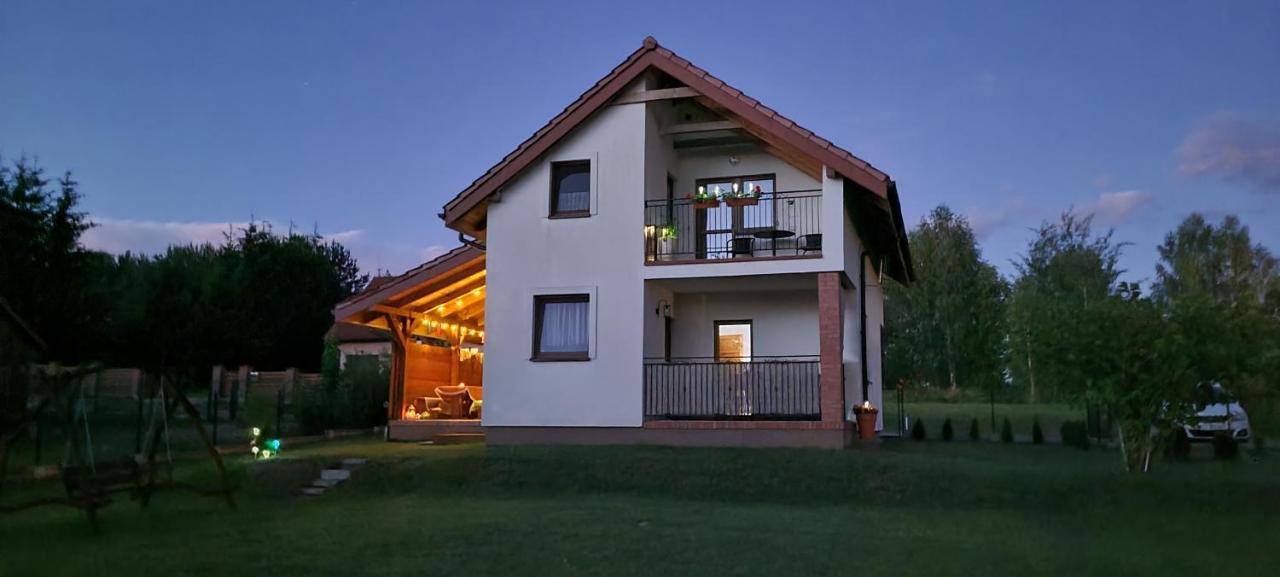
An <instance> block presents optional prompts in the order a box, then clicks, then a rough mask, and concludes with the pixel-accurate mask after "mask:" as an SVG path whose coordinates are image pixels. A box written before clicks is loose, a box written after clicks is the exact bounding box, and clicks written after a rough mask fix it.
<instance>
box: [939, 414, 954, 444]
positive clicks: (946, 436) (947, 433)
mask: <svg viewBox="0 0 1280 577" xmlns="http://www.w3.org/2000/svg"><path fill="white" fill-rule="evenodd" d="M955 436H956V433H955V431H954V430H952V428H951V417H947V418H946V420H944V421H942V440H944V441H950V440H951V439H954V438H955Z"/></svg>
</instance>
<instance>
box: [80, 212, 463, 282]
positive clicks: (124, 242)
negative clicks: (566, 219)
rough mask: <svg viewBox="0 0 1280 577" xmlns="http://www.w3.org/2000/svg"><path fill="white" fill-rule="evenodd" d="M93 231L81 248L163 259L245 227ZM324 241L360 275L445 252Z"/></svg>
mask: <svg viewBox="0 0 1280 577" xmlns="http://www.w3.org/2000/svg"><path fill="white" fill-rule="evenodd" d="M89 220H90V221H91V222H93V224H94V227H93V228H91V229H89V230H87V231H85V233H84V235H83V236H81V238H80V240H81V242H82V243H83V244H84V246H85V248H88V249H91V250H99V251H103V252H109V253H111V254H124V253H126V252H132V253H135V254H162V253H164V252H165V250H167V249H168V248H169V247H170V246H174V245H178V246H185V245H189V244H196V245H199V244H206V243H208V244H215V245H217V244H222V243H223V242H224V241H225V240H226V236H227V235H229V234H230V235H234V234H236V232H237V231H238V230H240V229H242V228H244V227H246V226H248V225H249V223H248V222H247V221H240V222H235V221H227V222H213V221H209V222H199V221H197V222H176V221H154V220H128V219H116V218H109V217H97V216H91V217H90V218H89ZM267 222H269V223H270V224H271V226H272V228H273V229H274V230H277V231H285V230H288V225H287V224H285V225H281V224H280V223H271V222H270V221H267ZM321 236H322V237H323V238H324V239H325V240H334V241H338V242H339V243H341V244H342V245H343V246H345V247H347V249H348V250H350V251H351V255H352V256H354V257H355V258H356V260H357V261H358V262H359V263H360V268H361V269H362V270H364V271H365V272H370V273H372V272H375V271H378V270H383V271H389V272H392V273H396V274H399V273H401V272H403V271H405V270H408V269H409V268H412V267H414V266H417V265H419V264H421V263H423V262H426V261H427V260H430V259H432V258H435V256H438V255H440V254H443V253H444V252H445V251H447V250H448V248H447V247H444V246H439V245H432V246H429V247H426V248H425V249H424V248H420V247H414V246H398V245H390V244H383V243H378V242H371V241H370V240H369V239H368V238H367V236H368V235H366V234H365V231H363V230H361V229H351V230H342V231H338V232H333V233H321Z"/></svg>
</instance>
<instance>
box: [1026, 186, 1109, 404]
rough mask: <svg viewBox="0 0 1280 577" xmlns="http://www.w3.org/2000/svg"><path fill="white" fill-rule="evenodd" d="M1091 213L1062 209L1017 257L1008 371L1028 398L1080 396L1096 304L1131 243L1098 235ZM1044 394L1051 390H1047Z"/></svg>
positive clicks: (1093, 341) (1092, 344)
mask: <svg viewBox="0 0 1280 577" xmlns="http://www.w3.org/2000/svg"><path fill="white" fill-rule="evenodd" d="M1092 224H1093V217H1092V216H1084V217H1081V216H1078V215H1076V214H1074V213H1072V212H1070V211H1068V212H1066V213H1063V214H1062V216H1061V218H1060V219H1059V221H1058V222H1056V223H1049V222H1045V223H1042V224H1041V225H1040V228H1039V229H1037V230H1036V236H1035V238H1034V239H1032V241H1031V243H1030V244H1029V245H1028V247H1027V252H1026V253H1025V254H1023V255H1022V257H1021V259H1020V260H1019V261H1018V262H1017V263H1015V265H1016V267H1017V270H1018V278H1017V279H1016V280H1015V281H1014V282H1013V292H1012V295H1011V297H1010V300H1009V307H1008V317H1007V322H1008V331H1009V332H1008V339H1009V340H1008V345H1009V349H1008V352H1009V359H1008V360H1009V364H1008V366H1009V372H1010V375H1011V376H1012V377H1013V380H1014V384H1015V386H1018V387H1019V388H1022V389H1025V390H1026V391H1027V394H1028V398H1029V399H1030V400H1032V401H1036V400H1038V399H1039V398H1040V397H1041V396H1042V395H1043V396H1049V397H1053V398H1056V399H1060V400H1068V401H1071V400H1077V401H1078V400H1081V399H1083V394H1084V392H1085V388H1086V386H1087V384H1088V379H1089V375H1090V370H1089V369H1090V366H1089V365H1090V363H1092V362H1093V355H1094V353H1095V349H1096V348H1097V346H1098V343H1099V342H1100V341H1099V340H1098V336H1099V335H1098V333H1099V332H1102V331H1104V330H1105V328H1104V327H1099V326H1097V325H1094V324H1092V323H1091V322H1090V321H1089V320H1088V319H1089V315H1088V312H1089V310H1090V309H1091V308H1092V307H1094V306H1096V305H1098V304H1100V303H1102V302H1103V301H1105V299H1106V298H1108V297H1109V296H1111V295H1112V294H1113V293H1114V291H1115V289H1116V286H1117V284H1116V283H1117V279H1118V278H1119V276H1120V272H1121V271H1120V270H1119V268H1118V262H1119V259H1120V254H1121V251H1122V249H1123V247H1124V246H1125V245H1124V244H1121V243H1116V242H1114V241H1113V240H1112V238H1111V237H1112V232H1111V231H1108V232H1107V233H1106V234H1102V235H1095V234H1094V233H1093V230H1092ZM1045 393H1048V394H1047V395H1045Z"/></svg>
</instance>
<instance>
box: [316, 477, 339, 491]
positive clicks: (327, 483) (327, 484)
mask: <svg viewBox="0 0 1280 577" xmlns="http://www.w3.org/2000/svg"><path fill="white" fill-rule="evenodd" d="M341 482H342V481H334V480H332V479H316V480H314V481H312V482H311V486H312V487H319V488H321V489H332V488H334V487H337V486H338V483H341Z"/></svg>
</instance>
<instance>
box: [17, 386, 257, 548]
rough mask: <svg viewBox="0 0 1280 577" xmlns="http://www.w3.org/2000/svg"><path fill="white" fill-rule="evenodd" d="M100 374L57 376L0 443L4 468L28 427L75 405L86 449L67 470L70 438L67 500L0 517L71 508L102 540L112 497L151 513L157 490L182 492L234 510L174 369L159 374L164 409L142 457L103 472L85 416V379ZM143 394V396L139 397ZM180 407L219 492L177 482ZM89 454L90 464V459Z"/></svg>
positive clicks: (40, 502)
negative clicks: (172, 438)
mask: <svg viewBox="0 0 1280 577" xmlns="http://www.w3.org/2000/svg"><path fill="white" fill-rule="evenodd" d="M100 369H101V365H99V364H93V365H89V366H86V367H78V368H74V369H69V370H66V371H62V372H58V373H56V374H54V375H52V376H51V377H50V378H49V382H48V383H47V384H48V386H46V387H45V388H44V389H45V394H44V395H43V397H42V398H41V399H40V401H39V402H38V403H37V404H36V406H35V408H34V410H31V411H30V412H29V413H28V414H27V415H25V417H24V419H23V421H22V422H21V423H20V424H19V426H17V427H15V428H14V431H12V432H11V433H6V434H5V435H4V436H3V437H0V463H3V461H4V455H7V454H8V446H9V443H11V442H12V441H13V440H15V439H16V438H17V437H18V434H19V432H21V431H22V430H23V429H25V428H26V426H28V425H30V424H31V423H32V422H35V421H36V420H37V419H39V418H41V417H42V416H43V415H44V414H45V413H47V412H48V411H50V410H51V408H52V407H53V406H54V405H55V404H57V403H58V400H59V399H61V398H66V399H67V402H68V403H75V406H74V407H68V412H69V419H68V420H69V423H68V424H69V425H70V427H69V429H70V428H74V426H75V421H76V420H77V417H78V418H79V421H80V423H81V424H82V428H83V431H84V437H85V444H84V445H83V446H82V447H79V450H76V451H75V453H76V454H77V456H78V458H79V459H80V464H79V465H74V466H72V465H68V463H69V462H70V458H71V454H72V452H73V445H76V444H77V443H76V441H75V440H74V439H75V438H76V435H74V434H69V435H68V439H67V448H66V451H65V453H64V458H63V461H64V463H63V467H62V469H61V471H60V476H61V478H62V482H63V487H64V490H65V492H66V496H65V497H62V498H42V499H35V500H32V501H28V502H25V503H22V504H19V505H16V506H0V513H16V512H19V511H24V510H27V509H33V508H36V507H40V506H44V505H65V506H70V507H74V508H77V509H80V510H82V511H84V512H85V514H86V516H87V518H88V521H89V524H90V527H91V528H92V530H93V533H94V534H95V535H98V534H100V533H101V530H100V526H99V524H98V509H101V508H102V507H105V506H106V505H109V504H111V502H112V499H111V495H113V494H118V493H130V494H131V496H132V498H133V499H134V500H137V501H140V504H141V507H142V508H143V509H146V508H147V506H148V505H150V503H151V497H152V495H153V494H154V493H155V491H156V490H157V489H160V488H169V489H182V490H188V491H191V492H194V493H196V494H199V495H202V496H211V497H212V496H221V497H223V498H224V499H225V500H226V503H227V507H228V508H229V509H232V510H235V509H236V502H235V496H234V492H235V488H234V487H233V486H232V485H231V483H230V480H229V478H228V476H227V470H226V466H225V464H224V463H223V462H222V455H221V454H220V453H219V452H218V450H217V448H216V447H215V446H214V445H213V442H212V441H211V439H210V437H209V434H208V432H207V431H206V429H205V428H204V424H203V422H202V421H201V419H200V412H199V410H197V409H196V406H195V405H194V404H193V403H192V402H191V399H190V398H188V397H187V395H186V392H185V390H184V389H185V387H184V386H181V385H180V384H179V383H181V382H182V381H181V380H179V379H177V378H176V375H175V374H173V369H172V368H171V367H164V368H161V369H160V371H158V372H159V373H160V384H159V387H158V388H157V390H156V392H155V394H154V395H153V399H156V398H158V400H160V403H161V404H160V406H159V407H154V406H153V407H152V419H151V425H150V426H149V427H148V429H149V430H148V432H147V443H146V444H145V445H144V446H143V452H142V453H139V454H137V455H135V456H133V457H131V458H126V459H120V460H115V461H108V462H104V463H103V464H102V466H98V464H97V463H96V460H95V459H94V456H93V440H92V436H91V434H90V428H89V422H88V415H87V413H86V412H85V410H84V408H85V406H84V385H83V377H84V376H85V375H88V374H91V373H94V372H97V371H99V370H100ZM73 383H76V384H79V387H78V390H77V391H75V393H74V394H75V396H74V398H72V397H69V396H68V393H69V392H70V391H69V390H70V389H71V388H72V386H73ZM166 393H167V394H166ZM139 394H141V393H140V392H139ZM179 407H181V408H182V410H183V412H184V413H185V414H186V415H187V418H188V420H190V421H191V424H192V427H194V428H195V430H196V433H197V435H198V436H199V437H200V440H201V442H202V443H203V444H204V446H205V449H206V451H207V452H208V454H209V457H210V458H211V459H212V460H213V462H214V465H215V466H216V468H217V471H218V478H219V484H220V487H219V488H216V489H202V488H200V487H197V486H195V485H192V484H189V483H180V482H177V481H174V480H173V454H172V450H171V448H170V447H169V420H170V418H171V417H172V415H173V414H174V412H175V411H176V410H177V409H178V408H179ZM157 410H159V411H161V413H160V417H159V420H160V425H157V416H156V415H157V413H156V411H157ZM162 435H163V441H164V444H165V454H166V461H167V464H168V472H169V475H168V479H167V481H166V482H165V483H164V484H160V483H159V482H158V480H157V476H156V457H157V451H158V449H159V446H160V441H161V440H162V439H161V436H162ZM86 454H87V459H86V458H85V457H86ZM86 463H87V465H86ZM4 472H5V470H4V469H3V468H0V474H3V473H4Z"/></svg>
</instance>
